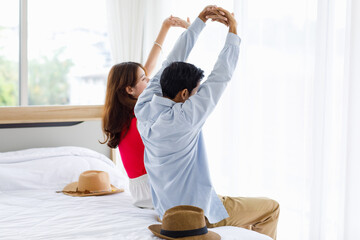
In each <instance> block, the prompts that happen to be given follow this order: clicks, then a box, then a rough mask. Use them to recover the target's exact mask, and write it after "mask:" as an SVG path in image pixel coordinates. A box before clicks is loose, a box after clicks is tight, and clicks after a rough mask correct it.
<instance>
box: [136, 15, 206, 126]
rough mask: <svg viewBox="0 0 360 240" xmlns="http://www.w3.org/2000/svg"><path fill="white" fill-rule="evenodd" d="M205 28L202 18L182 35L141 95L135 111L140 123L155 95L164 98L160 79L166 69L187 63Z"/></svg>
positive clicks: (144, 118) (197, 19)
mask: <svg viewBox="0 0 360 240" xmlns="http://www.w3.org/2000/svg"><path fill="white" fill-rule="evenodd" d="M204 27H205V23H204V22H203V21H202V20H201V19H200V18H196V19H195V21H194V22H193V23H192V24H191V25H190V26H189V28H188V29H187V30H186V31H185V32H183V33H182V34H181V35H180V37H179V38H178V40H177V41H176V43H175V45H174V47H173V49H172V51H171V52H170V54H169V55H168V57H167V59H166V60H165V61H164V62H163V64H162V67H161V69H160V70H159V71H158V72H157V73H156V74H155V75H154V77H153V78H152V79H151V80H150V82H149V84H148V86H147V87H146V89H145V90H144V91H143V92H142V93H141V94H140V96H139V98H138V100H137V103H136V105H135V109H134V111H135V115H136V117H137V119H138V120H139V121H144V120H146V117H147V116H148V109H147V105H148V104H149V102H150V101H151V99H152V97H153V95H154V94H156V95H159V96H162V91H161V86H160V77H161V74H162V72H163V71H164V69H165V68H166V67H167V66H168V65H169V64H171V63H172V62H180V61H182V62H185V61H186V59H187V58H188V56H189V54H190V52H191V50H192V48H193V46H194V44H195V42H196V40H197V38H198V36H199V34H200V32H201V31H202V30H203V28H204Z"/></svg>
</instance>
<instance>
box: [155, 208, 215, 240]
mask: <svg viewBox="0 0 360 240" xmlns="http://www.w3.org/2000/svg"><path fill="white" fill-rule="evenodd" d="M149 230H150V231H151V232H152V233H153V234H155V235H156V236H157V237H160V238H163V239H177V240H179V239H184V240H185V239H186V240H190V239H191V240H200V239H201V240H218V239H221V237H220V235H219V234H217V233H215V232H212V231H208V230H207V227H206V223H205V217H204V211H203V210H202V209H201V208H198V207H194V206H188V205H180V206H176V207H173V208H170V209H168V210H167V211H166V212H165V214H164V216H163V220H162V224H153V225H150V226H149Z"/></svg>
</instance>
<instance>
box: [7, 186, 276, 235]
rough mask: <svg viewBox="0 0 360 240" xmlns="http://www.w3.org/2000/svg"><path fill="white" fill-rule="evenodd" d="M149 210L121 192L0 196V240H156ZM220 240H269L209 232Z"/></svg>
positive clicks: (231, 231)
mask: <svg viewBox="0 0 360 240" xmlns="http://www.w3.org/2000/svg"><path fill="white" fill-rule="evenodd" d="M151 224H158V222H157V221H156V213H155V211H154V210H149V209H140V208H137V207H134V206H133V205H132V203H131V197H130V195H129V194H128V193H127V192H124V193H118V194H113V195H106V196H97V197H71V196H67V195H64V194H62V193H56V192H55V191H53V190H44V191H42V190H20V191H3V192H0V239H9V240H11V239H126V240H127V239H129V240H140V239H141V240H146V239H159V238H157V237H155V236H154V235H153V234H152V233H151V232H150V231H149V230H148V229H147V227H148V226H149V225H151ZM211 230H212V231H214V232H217V233H219V234H220V235H221V237H222V239H224V240H231V239H239V240H271V238H269V237H267V236H265V235H262V234H259V233H256V232H254V231H249V230H246V229H242V228H236V227H219V228H213V229H211Z"/></svg>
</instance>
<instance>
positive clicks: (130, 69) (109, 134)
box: [100, 62, 146, 148]
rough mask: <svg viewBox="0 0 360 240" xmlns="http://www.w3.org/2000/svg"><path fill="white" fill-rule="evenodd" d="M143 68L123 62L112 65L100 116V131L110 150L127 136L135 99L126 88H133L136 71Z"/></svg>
mask: <svg viewBox="0 0 360 240" xmlns="http://www.w3.org/2000/svg"><path fill="white" fill-rule="evenodd" d="M139 67H140V68H142V69H143V70H144V71H145V73H146V70H145V68H144V67H143V66H142V65H141V64H139V63H135V62H124V63H119V64H116V65H114V66H113V67H112V68H111V70H110V72H109V76H108V80H107V88H106V98H105V104H104V111H103V116H102V130H103V133H104V135H105V136H104V137H105V141H104V142H100V143H102V144H104V143H107V145H108V146H109V147H111V148H116V147H117V146H118V144H119V142H120V140H121V139H123V138H124V136H125V135H126V134H127V132H128V130H129V127H130V123H131V119H132V118H133V117H134V107H135V104H136V101H137V99H136V98H135V97H133V96H132V95H130V94H128V93H127V91H126V87H128V86H130V87H135V85H136V82H137V70H138V68H139Z"/></svg>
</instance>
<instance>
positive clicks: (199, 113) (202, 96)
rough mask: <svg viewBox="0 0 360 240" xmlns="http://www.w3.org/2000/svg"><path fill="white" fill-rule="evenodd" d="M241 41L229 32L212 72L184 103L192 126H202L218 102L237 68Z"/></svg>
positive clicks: (185, 113)
mask: <svg viewBox="0 0 360 240" xmlns="http://www.w3.org/2000/svg"><path fill="white" fill-rule="evenodd" d="M240 42H241V40H240V38H239V36H237V35H236V34H233V33H228V35H227V38H226V42H225V46H224V48H223V49H222V51H221V52H220V54H219V56H218V59H217V61H216V63H215V66H214V68H213V70H212V72H211V74H210V75H209V76H208V78H207V80H206V81H205V82H204V83H203V84H201V85H200V87H199V90H198V92H197V93H196V94H195V95H193V96H191V97H190V98H189V99H188V100H186V101H185V102H184V103H183V104H182V106H181V111H182V113H183V115H184V117H185V119H186V120H187V122H189V123H190V124H191V125H192V126H198V127H201V126H202V125H203V124H204V122H205V120H206V119H207V117H208V116H209V114H210V113H211V112H212V111H213V110H214V108H215V106H216V104H217V103H218V101H219V99H220V97H221V95H222V93H223V92H224V90H225V87H226V85H227V83H228V82H229V81H230V80H231V77H232V74H233V72H234V70H235V67H236V64H237V61H238V56H239V46H240Z"/></svg>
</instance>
